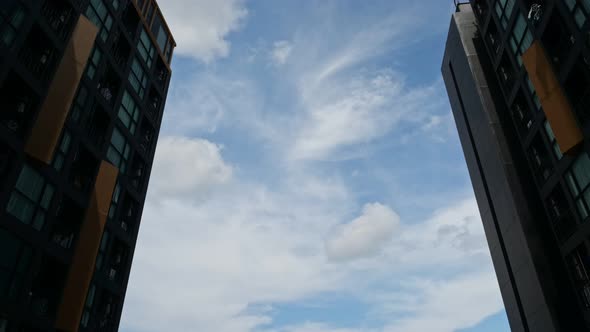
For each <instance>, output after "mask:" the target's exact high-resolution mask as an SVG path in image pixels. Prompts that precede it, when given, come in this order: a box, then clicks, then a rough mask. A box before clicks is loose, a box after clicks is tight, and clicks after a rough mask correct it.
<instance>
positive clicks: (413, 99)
mask: <svg viewBox="0 0 590 332" xmlns="http://www.w3.org/2000/svg"><path fill="white" fill-rule="evenodd" d="M404 85H405V84H404V80H403V78H401V77H400V76H399V74H396V73H394V72H392V71H381V72H378V73H369V74H365V75H363V76H360V77H356V78H353V79H352V80H351V79H346V80H344V79H338V80H326V81H324V82H323V83H322V84H321V85H320V86H319V87H318V89H317V90H316V91H315V92H313V93H312V92H305V94H306V98H305V102H304V105H305V107H306V109H307V116H306V119H305V121H304V123H303V125H302V126H301V127H300V128H299V131H298V133H297V134H296V139H295V142H294V144H293V146H292V148H291V151H290V157H291V158H292V159H294V160H300V159H320V160H321V159H326V158H328V159H329V158H331V157H334V155H335V154H340V155H342V154H343V153H346V152H347V149H350V148H354V147H358V145H359V144H360V145H361V146H362V144H367V143H370V142H372V141H374V140H375V139H377V138H380V137H382V136H384V135H385V134H387V133H388V132H390V131H391V130H392V129H394V128H395V126H396V125H399V124H400V123H401V122H402V121H406V122H407V123H411V122H420V121H421V119H422V118H424V117H425V116H426V115H427V112H428V111H429V110H430V109H432V107H433V104H432V102H433V101H435V100H436V98H435V97H434V95H433V91H434V90H433V89H431V88H430V87H426V88H418V89H414V90H410V89H407V88H406V87H405V86H404Z"/></svg>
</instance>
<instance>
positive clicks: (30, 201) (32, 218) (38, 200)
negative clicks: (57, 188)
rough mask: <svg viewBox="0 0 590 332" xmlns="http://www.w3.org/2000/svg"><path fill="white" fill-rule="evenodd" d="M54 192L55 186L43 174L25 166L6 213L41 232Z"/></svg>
mask: <svg viewBox="0 0 590 332" xmlns="http://www.w3.org/2000/svg"><path fill="white" fill-rule="evenodd" d="M53 192H54V188H53V186H52V185H50V184H48V183H47V182H46V181H45V178H44V177H43V176H42V175H41V174H39V173H37V172H36V171H35V170H34V169H32V168H31V167H29V166H28V165H25V166H24V167H23V169H22V171H21V173H20V175H19V177H18V180H17V181H16V186H15V188H14V191H13V192H12V194H11V195H10V199H9V200H8V206H7V207H6V211H7V212H8V213H10V214H11V215H13V216H14V217H16V218H17V219H18V220H20V221H22V222H23V223H25V224H27V225H29V224H31V225H32V226H33V228H35V229H36V230H41V229H42V228H43V225H45V214H46V212H47V209H48V208H49V205H50V204H51V200H52V199H53Z"/></svg>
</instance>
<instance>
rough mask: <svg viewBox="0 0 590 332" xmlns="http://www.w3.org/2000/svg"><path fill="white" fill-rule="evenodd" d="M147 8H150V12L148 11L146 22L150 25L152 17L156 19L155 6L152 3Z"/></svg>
mask: <svg viewBox="0 0 590 332" xmlns="http://www.w3.org/2000/svg"><path fill="white" fill-rule="evenodd" d="M147 8H148V10H147V15H146V20H147V22H148V24H149V22H151V21H152V17H154V10H155V6H154V4H153V3H151V2H150V3H149V4H148V7H147Z"/></svg>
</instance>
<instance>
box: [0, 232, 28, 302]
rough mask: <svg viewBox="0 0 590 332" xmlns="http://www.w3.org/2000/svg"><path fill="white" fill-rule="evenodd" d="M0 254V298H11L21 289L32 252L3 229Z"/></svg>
mask: <svg viewBox="0 0 590 332" xmlns="http://www.w3.org/2000/svg"><path fill="white" fill-rule="evenodd" d="M0 252H1V253H2V255H0V296H2V297H8V298H13V297H15V296H16V295H17V293H18V291H20V289H21V287H22V282H23V280H24V275H25V273H26V272H27V270H28V268H29V265H30V263H31V258H32V254H33V252H32V250H31V248H30V247H28V246H26V245H24V244H23V242H22V241H20V240H19V239H17V238H15V237H14V236H13V235H12V234H10V233H8V232H7V231H5V230H3V229H0Z"/></svg>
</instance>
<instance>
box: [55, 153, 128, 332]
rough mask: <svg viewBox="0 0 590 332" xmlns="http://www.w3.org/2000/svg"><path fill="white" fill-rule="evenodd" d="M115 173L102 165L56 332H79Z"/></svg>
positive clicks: (117, 172) (111, 166)
mask: <svg viewBox="0 0 590 332" xmlns="http://www.w3.org/2000/svg"><path fill="white" fill-rule="evenodd" d="M118 174H119V171H118V169H117V168H116V167H115V166H113V165H111V164H110V163H108V162H106V161H103V162H102V163H101V165H100V169H99V171H98V176H97V177H96V183H95V185H94V190H93V192H92V195H91V198H90V202H89V204H88V210H87V211H86V218H85V220H84V223H83V224H82V227H81V229H80V235H79V237H78V242H77V246H76V250H75V252H74V256H73V258H72V265H71V266H70V270H69V272H68V277H67V280H66V286H65V288H64V292H63V296H62V301H61V304H60V306H59V309H58V313H57V319H56V324H55V328H56V330H58V331H67V332H75V331H78V326H79V325H80V318H81V317H82V312H83V310H84V302H85V300H86V294H87V293H88V288H89V287H90V282H91V281H92V275H93V273H94V266H95V261H96V255H97V254H98V250H99V246H100V241H101V238H102V234H103V231H104V226H105V224H106V221H107V216H108V213H109V207H110V204H111V197H112V195H113V191H114V189H115V185H116V182H117V176H118Z"/></svg>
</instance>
